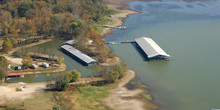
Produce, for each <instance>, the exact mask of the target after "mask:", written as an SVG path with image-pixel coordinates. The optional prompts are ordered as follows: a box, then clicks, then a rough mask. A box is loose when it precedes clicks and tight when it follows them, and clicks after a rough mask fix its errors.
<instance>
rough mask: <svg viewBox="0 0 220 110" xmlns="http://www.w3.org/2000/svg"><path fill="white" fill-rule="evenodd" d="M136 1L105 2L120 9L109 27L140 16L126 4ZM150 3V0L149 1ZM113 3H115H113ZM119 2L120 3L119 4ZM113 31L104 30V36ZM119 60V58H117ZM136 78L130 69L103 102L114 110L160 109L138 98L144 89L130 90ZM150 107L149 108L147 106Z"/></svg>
mask: <svg viewBox="0 0 220 110" xmlns="http://www.w3.org/2000/svg"><path fill="white" fill-rule="evenodd" d="M131 1H134V0H119V1H111V0H105V2H106V5H107V6H108V7H111V8H116V9H119V10H120V11H122V12H120V13H118V14H115V15H112V16H111V18H112V19H113V21H114V24H112V25H109V26H113V27H118V26H122V25H123V24H124V20H125V19H126V18H128V17H129V15H132V14H140V13H141V12H139V11H135V10H131V9H130V8H129V7H128V5H127V4H125V3H126V2H131ZM148 1H149V0H148ZM112 2H113V3H112ZM117 2H118V3H117ZM112 32H113V29H111V28H104V29H103V32H102V34H101V35H102V36H104V37H105V36H107V35H109V34H112ZM117 58H118V57H117ZM118 59H119V60H121V59H120V58H118ZM135 77H136V72H135V71H134V70H130V69H128V70H127V71H126V76H125V77H124V78H122V79H121V80H120V81H119V83H118V84H117V87H116V88H114V89H113V90H111V93H110V96H108V97H107V98H105V99H104V100H103V101H104V102H105V103H106V104H107V105H108V106H109V107H111V108H113V109H120V110H121V109H123V110H135V109H137V110H145V109H158V105H156V104H153V103H152V102H150V101H147V102H144V101H143V100H141V99H139V98H137V97H138V96H140V95H141V94H144V92H145V90H143V89H134V90H129V89H128V88H127V87H126V85H127V84H128V83H129V82H130V81H131V80H132V79H134V78H135ZM146 104H147V105H148V106H147V107H146V106H145V105H146Z"/></svg>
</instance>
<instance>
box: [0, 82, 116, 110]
mask: <svg viewBox="0 0 220 110" xmlns="http://www.w3.org/2000/svg"><path fill="white" fill-rule="evenodd" d="M115 86H116V84H109V85H104V86H86V87H81V88H78V89H76V88H75V87H74V86H71V87H70V88H69V89H67V90H66V91H62V92H57V91H42V92H37V93H35V94H33V97H31V98H28V99H24V100H22V99H16V100H10V101H8V104H7V106H8V107H7V108H6V110H20V109H22V110H52V109H53V107H55V106H57V107H59V108H60V109H61V110H75V109H76V110H91V109H92V110H111V109H110V108H109V107H108V106H106V105H105V103H104V102H103V101H102V99H104V98H106V97H108V96H109V94H110V92H109V91H110V90H111V89H113V88H114V87H115ZM22 104H24V106H23V105H22ZM1 109H4V108H0V110H1Z"/></svg>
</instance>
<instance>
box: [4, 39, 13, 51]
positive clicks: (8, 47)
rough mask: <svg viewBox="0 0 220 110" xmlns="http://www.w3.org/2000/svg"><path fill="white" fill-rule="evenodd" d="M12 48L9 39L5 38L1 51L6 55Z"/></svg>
mask: <svg viewBox="0 0 220 110" xmlns="http://www.w3.org/2000/svg"><path fill="white" fill-rule="evenodd" d="M12 47H13V45H12V43H11V41H10V39H9V38H5V40H4V42H3V44H2V51H3V52H4V53H8V52H9V51H11V50H12Z"/></svg>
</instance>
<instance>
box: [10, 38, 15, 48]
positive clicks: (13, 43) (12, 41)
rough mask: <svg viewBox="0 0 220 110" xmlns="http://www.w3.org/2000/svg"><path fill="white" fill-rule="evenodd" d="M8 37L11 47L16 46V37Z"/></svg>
mask: <svg viewBox="0 0 220 110" xmlns="http://www.w3.org/2000/svg"><path fill="white" fill-rule="evenodd" d="M9 39H10V41H11V44H12V46H13V47H16V43H17V42H16V39H15V38H13V37H10V38H9Z"/></svg>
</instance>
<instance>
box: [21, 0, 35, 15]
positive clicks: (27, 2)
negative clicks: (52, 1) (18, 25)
mask: <svg viewBox="0 0 220 110" xmlns="http://www.w3.org/2000/svg"><path fill="white" fill-rule="evenodd" d="M35 8H36V5H35V4H34V3H33V2H32V1H31V0H25V1H24V2H23V3H22V4H21V5H19V6H18V15H19V16H20V17H26V13H27V12H28V11H29V10H31V9H35Z"/></svg>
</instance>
